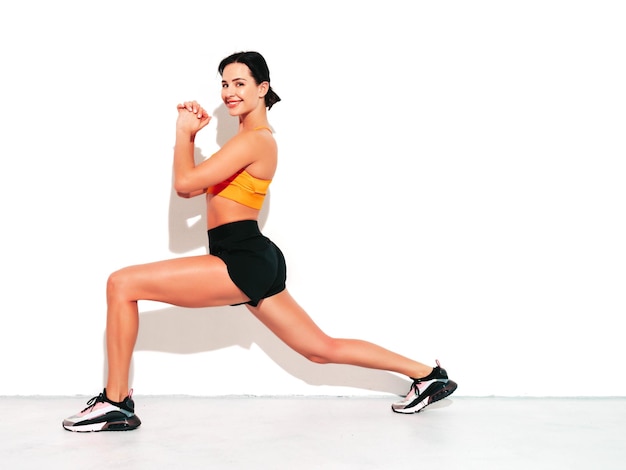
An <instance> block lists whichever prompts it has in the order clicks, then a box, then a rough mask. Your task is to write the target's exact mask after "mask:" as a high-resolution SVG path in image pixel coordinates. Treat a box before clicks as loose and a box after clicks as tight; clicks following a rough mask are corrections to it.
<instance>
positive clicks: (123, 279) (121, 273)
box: [107, 268, 129, 299]
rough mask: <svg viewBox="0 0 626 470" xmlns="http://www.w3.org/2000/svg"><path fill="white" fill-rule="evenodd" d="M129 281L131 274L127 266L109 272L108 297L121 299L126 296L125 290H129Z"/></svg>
mask: <svg viewBox="0 0 626 470" xmlns="http://www.w3.org/2000/svg"><path fill="white" fill-rule="evenodd" d="M128 281H129V275H128V273H127V269H126V268H122V269H120V270H118V271H114V272H112V273H111V274H109V278H108V279H107V298H108V299H119V298H123V297H125V292H126V291H127V290H128V288H127V287H128V284H129V282H128Z"/></svg>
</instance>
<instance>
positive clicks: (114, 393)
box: [104, 387, 128, 403]
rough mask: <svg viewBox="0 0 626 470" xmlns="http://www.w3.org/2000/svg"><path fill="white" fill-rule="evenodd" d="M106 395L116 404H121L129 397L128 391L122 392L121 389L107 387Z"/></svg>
mask: <svg viewBox="0 0 626 470" xmlns="http://www.w3.org/2000/svg"><path fill="white" fill-rule="evenodd" d="M104 394H105V396H106V397H107V398H108V399H109V400H111V401H113V402H116V403H121V402H123V401H124V399H125V398H126V397H127V396H128V390H126V391H122V389H119V388H115V387H111V388H109V387H106V388H105V389H104Z"/></svg>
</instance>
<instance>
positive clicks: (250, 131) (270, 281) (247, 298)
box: [63, 52, 457, 431]
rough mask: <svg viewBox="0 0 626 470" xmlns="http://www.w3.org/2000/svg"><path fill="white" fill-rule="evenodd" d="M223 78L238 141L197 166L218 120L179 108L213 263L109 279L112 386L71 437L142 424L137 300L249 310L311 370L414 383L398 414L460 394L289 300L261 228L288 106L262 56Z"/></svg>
mask: <svg viewBox="0 0 626 470" xmlns="http://www.w3.org/2000/svg"><path fill="white" fill-rule="evenodd" d="M218 70H219V72H220V74H221V75H222V100H223V101H224V104H225V105H226V107H227V108H228V111H229V113H230V115H231V116H233V117H237V118H238V120H239V130H238V132H237V134H236V135H235V136H234V137H233V138H232V139H231V140H229V141H228V142H226V144H225V145H223V146H222V148H221V149H220V150H219V151H218V152H216V153H215V154H213V155H212V156H211V157H210V158H208V159H207V160H205V161H203V162H202V163H199V164H196V163H195V161H194V140H195V137H196V134H197V133H198V132H199V131H200V130H201V129H203V128H204V127H205V126H206V125H207V124H208V123H209V121H210V119H211V117H210V116H209V115H208V113H207V112H206V110H205V109H204V108H203V107H202V106H201V105H200V104H199V103H197V102H196V101H185V102H184V103H181V104H179V105H178V107H177V108H178V119H177V121H176V144H175V147H174V187H175V189H176V191H177V192H178V193H179V194H180V195H182V196H184V197H195V196H198V195H202V194H204V195H205V197H206V204H207V230H208V238H209V250H210V253H209V254H208V255H201V256H192V257H186V258H178V259H173V260H166V261H158V262H154V263H149V264H144V265H137V266H129V267H126V268H123V269H120V270H119V271H116V272H114V273H112V274H111V275H110V276H109V279H108V283H107V307H108V308H107V330H106V345H107V357H108V365H109V370H108V377H107V385H106V387H105V389H104V390H103V391H102V393H100V394H99V395H98V396H96V397H94V398H92V399H91V400H90V401H89V402H88V403H87V405H88V406H87V407H86V408H85V409H84V410H83V411H81V412H80V413H78V414H76V415H74V416H71V417H70V418H67V419H66V420H64V421H63V427H64V428H65V429H67V430H70V431H115V430H129V429H135V428H137V427H138V426H139V425H140V424H141V421H140V420H139V418H138V417H137V415H136V414H135V404H134V401H133V399H132V389H131V390H129V378H128V377H129V368H130V361H131V356H132V353H133V349H134V345H135V341H136V339H137V332H138V327H139V321H138V306H137V302H138V301H139V300H152V301H157V302H165V303H169V304H172V305H177V306H182V307H211V306H221V305H239V304H245V305H246V307H247V308H248V309H249V310H250V312H251V313H252V314H253V315H254V316H256V317H257V318H258V319H259V320H260V321H261V322H262V323H263V324H264V325H265V326H267V327H268V328H269V329H270V330H271V331H272V332H273V333H275V334H276V335H277V336H278V337H279V338H280V339H281V340H282V341H283V342H284V343H285V344H287V345H288V346H289V347H291V348H292V349H293V350H295V351H297V352H298V353H300V354H301V355H303V356H304V357H306V358H307V359H309V360H311V361H313V362H316V363H321V364H327V363H336V364H350V365H354V366H360V367H367V368H371V369H381V370H387V371H392V372H397V373H400V374H404V375H406V376H409V377H411V378H412V380H413V383H412V385H411V388H410V390H409V393H408V394H407V396H406V398H405V399H404V400H402V401H400V402H399V403H395V404H393V405H392V410H393V411H395V412H398V413H416V412H418V411H421V410H423V409H424V408H425V407H426V406H428V405H429V404H430V403H433V402H435V401H438V400H441V399H443V398H445V397H447V396H448V395H450V394H451V393H452V392H454V390H455V389H456V387H457V385H456V383H455V382H453V381H452V380H449V379H448V375H447V373H446V371H445V370H444V369H442V368H441V367H440V365H439V363H438V362H437V365H436V367H429V366H427V365H425V364H422V363H420V362H416V361H414V360H412V359H409V358H407V357H404V356H401V355H399V354H396V353H394V352H392V351H389V350H387V349H384V348H382V347H380V346H378V345H376V344H373V343H369V342H366V341H362V340H357V339H344V338H333V337H331V336H328V335H327V334H326V333H324V332H323V331H322V330H321V329H320V328H319V327H318V326H317V325H316V324H315V322H314V321H313V320H312V319H311V317H310V316H309V315H308V314H307V313H306V312H305V311H304V310H303V309H302V308H301V307H300V306H299V305H298V304H297V302H296V301H295V300H294V299H293V298H292V297H291V295H290V294H289V292H288V291H287V288H286V278H287V269H286V264H285V259H284V257H283V254H282V252H281V250H280V249H279V248H278V247H277V246H276V245H275V244H274V243H273V242H272V241H271V240H270V239H269V238H267V237H266V236H264V235H263V234H262V233H261V231H260V230H259V225H258V217H259V212H260V209H261V207H262V205H263V201H264V198H265V195H266V193H267V189H268V187H269V185H270V184H271V182H272V179H273V177H274V174H275V172H276V165H277V154H278V149H277V145H276V141H275V140H274V137H273V135H272V129H271V127H270V124H269V122H268V119H267V110H268V109H270V108H271V107H272V106H273V105H274V104H275V103H277V102H278V101H280V98H279V97H278V95H277V94H276V93H275V92H274V91H273V90H272V87H271V86H270V74H269V69H268V67H267V64H266V62H265V59H264V58H263V57H262V56H261V54H259V53H258V52H241V53H236V54H233V55H231V56H229V57H227V58H225V59H224V60H222V61H221V63H220V65H219V68H218Z"/></svg>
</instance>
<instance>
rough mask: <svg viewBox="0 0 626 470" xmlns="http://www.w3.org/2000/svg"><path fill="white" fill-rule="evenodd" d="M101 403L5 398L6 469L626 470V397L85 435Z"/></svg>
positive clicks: (272, 406)
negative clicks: (81, 422) (84, 419)
mask: <svg viewBox="0 0 626 470" xmlns="http://www.w3.org/2000/svg"><path fill="white" fill-rule="evenodd" d="M87 398H89V397H78V398H77V397H72V398H68V397H2V398H0V413H1V414H0V416H1V417H2V418H1V420H0V465H1V468H2V469H11V470H14V469H15V470H21V469H38V470H41V469H61V468H63V469H85V470H87V469H105V468H106V469H115V468H117V469H150V470H154V469H166V468H167V469H185V470H186V469H248V470H256V469H259V470H260V469H298V470H306V469H391V468H401V469H404V470H407V469H422V468H424V469H433V468H441V469H445V470H452V469H481V470H486V469H525V470H528V469H533V470H537V469H568V470H574V469H586V470H587V469H600V468H601V469H624V468H626V398H597V399H591V398H580V399H555V398H546V399H543V398H521V399H514V398H467V397H458V398H457V397H454V396H453V397H451V398H448V399H446V400H442V401H441V402H439V403H436V404H434V405H432V406H431V407H429V408H428V409H427V410H425V411H424V412H423V413H419V414H416V415H406V416H405V415H398V414H395V413H392V412H391V411H390V409H389V404H390V402H391V401H392V400H393V398H394V397H392V398H391V399H390V397H388V396H386V397H370V398H363V397H349V398H327V397H324V398H312V397H304V398H253V397H250V398H248V397H228V398H194V397H142V396H135V398H136V402H137V414H138V416H139V417H140V418H141V419H142V421H143V424H142V426H141V427H140V428H139V429H137V430H135V431H131V432H120V433H87V434H77V433H71V432H67V431H65V430H63V429H62V428H61V420H62V418H64V417H65V416H67V415H70V414H73V413H74V412H76V411H79V409H80V408H82V407H83V405H84V403H85V402H86V400H87Z"/></svg>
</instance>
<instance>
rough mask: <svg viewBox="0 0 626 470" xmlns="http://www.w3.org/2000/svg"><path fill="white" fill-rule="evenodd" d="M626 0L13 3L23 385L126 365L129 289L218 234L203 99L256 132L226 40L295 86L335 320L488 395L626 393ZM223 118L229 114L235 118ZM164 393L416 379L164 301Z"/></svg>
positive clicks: (292, 183) (142, 364)
mask: <svg viewBox="0 0 626 470" xmlns="http://www.w3.org/2000/svg"><path fill="white" fill-rule="evenodd" d="M625 13H626V7H625V6H624V4H623V3H622V2H620V1H565V0H563V1H555V0H544V1H523V2H522V1H520V2H502V1H495V0H494V1H477V2H464V1H446V2H416V1H409V0H407V1H399V0H391V1H386V2H371V1H359V2H357V1H353V2H352V1H344V2H341V1H332V2H330V1H317V2H313V3H310V4H309V5H307V4H303V3H301V2H291V3H288V2H282V1H273V0H272V1H265V2H257V1H249V0H240V1H238V2H207V1H178V2H132V1H131V2H120V1H109V2H100V3H99V4H98V5H94V4H93V2H79V1H68V0H62V1H55V2H45V1H43V0H41V1H32V2H15V1H14V2H4V3H3V4H2V6H1V7H0V43H1V44H2V49H1V56H0V57H1V59H0V60H1V63H2V70H3V72H2V74H1V75H0V76H1V78H0V80H1V86H0V102H1V104H2V107H1V112H0V126H1V127H0V130H1V131H0V132H1V135H0V155H1V158H0V178H1V184H0V197H1V199H0V200H1V201H2V227H3V228H2V229H1V231H0V237H1V238H0V249H1V250H2V262H1V267H0V272H1V274H2V279H3V282H2V304H3V315H2V326H1V327H0V360H1V361H2V374H1V375H0V377H1V378H0V395H12V394H39V395H53V394H90V393H95V392H97V391H98V389H99V388H101V387H102V385H103V376H104V367H105V363H104V344H103V339H104V321H105V298H104V287H105V282H106V278H107V276H108V274H109V273H110V272H111V271H112V270H114V269H116V268H118V267H121V266H124V265H128V264H135V263H141V262H146V261H152V260H157V259H161V258H169V257H172V256H181V255H187V254H192V253H194V254H195V253H204V252H205V250H206V246H205V242H206V240H205V233H204V228H203V224H204V219H203V217H202V216H201V211H202V205H201V202H202V201H200V200H198V201H185V200H180V199H177V198H176V197H174V196H173V195H172V192H171V158H172V146H173V143H174V132H173V131H174V122H175V118H176V112H175V105H176V104H177V103H178V102H179V101H183V100H186V99H198V100H199V101H200V102H202V103H203V104H205V106H206V107H207V108H208V109H209V110H215V111H214V112H215V116H216V118H215V120H214V121H213V122H212V123H211V124H210V125H209V127H208V128H207V129H206V130H205V131H203V135H201V137H200V138H199V139H198V146H199V147H200V149H201V152H202V155H204V156H208V155H210V154H211V153H212V151H214V150H215V149H216V148H217V147H218V145H219V143H220V142H222V141H223V139H225V138H226V137H227V136H228V135H229V132H231V131H232V122H231V123H229V122H228V121H227V118H226V116H225V113H224V111H223V108H220V100H219V77H218V74H217V71H216V67H217V64H218V62H219V60H220V59H221V58H222V57H224V56H226V55H228V54H230V53H232V52H235V51H238V50H245V49H254V50H258V51H260V52H262V53H263V54H264V55H265V57H266V58H267V60H268V62H269V65H270V69H271V73H272V85H273V86H274V88H275V90H276V91H277V92H278V94H279V95H280V96H281V97H282V99H283V101H282V102H281V103H279V104H277V105H276V107H275V108H274V109H272V110H271V112H270V119H271V123H272V124H273V126H274V127H275V129H276V138H277V139H278V142H279V148H280V167H279V171H278V173H277V175H276V179H275V183H274V184H273V186H272V189H271V194H270V197H269V200H268V204H267V206H266V208H265V211H264V214H263V216H264V220H265V223H264V230H265V232H266V233H267V234H268V235H269V236H270V237H272V238H273V239H274V240H275V241H276V242H277V243H278V244H279V245H280V246H281V247H282V249H283V251H284V252H285V254H286V256H287V259H288V268H289V281H288V286H289V288H290V290H291V291H292V293H293V294H294V295H295V297H296V298H297V299H298V300H299V301H300V303H301V304H302V305H303V306H304V307H305V308H306V309H307V310H308V311H309V312H310V313H311V315H312V316H313V317H314V318H315V319H316V321H317V322H319V324H320V326H321V327H322V328H324V329H325V330H326V331H327V332H328V333H330V334H332V335H336V336H350V337H358V338H363V339H368V340H372V341H374V342H377V343H379V344H381V345H384V346H387V347H389V348H391V349H394V350H396V351H398V352H400V353H403V354H406V355H410V356H412V357H415V358H416V359H418V360H421V361H423V362H426V363H433V362H434V360H435V359H436V358H439V359H440V360H441V361H442V363H443V365H444V366H445V367H447V368H448V370H449V371H450V373H451V374H452V375H453V377H454V378H455V379H456V380H457V381H458V382H459V384H460V388H459V391H458V393H459V394H460V395H461V394H462V395H504V396H585V395H600V396H606V395H608V396H611V395H621V396H623V395H626V379H625V378H624V375H623V374H622V373H621V371H622V370H623V360H624V357H625V353H624V346H623V335H624V334H623V328H622V327H621V323H622V320H623V316H624V313H626V300H625V295H624V285H625V284H624V281H625V280H626V279H625V278H626V271H625V266H626V264H625V262H626V250H625V244H624V240H625V239H626V223H625V212H624V210H625V206H626V204H625V202H626V187H625V185H624V180H625V177H626V163H625V156H626V155H625V153H626V152H625V150H626V144H625V141H624V130H625V124H626V122H625V121H626V117H625V114H624V109H626V95H625V91H624V90H625V87H624V85H623V84H624V83H626V70H625V65H624V64H625V62H624V52H625V51H624V45H625V44H626V32H625V30H624V27H623V25H624V21H625V20H626V18H625ZM216 136H217V137H216ZM141 308H142V312H143V313H142V316H141V332H140V335H139V339H138V343H137V352H136V354H135V358H134V363H133V386H134V387H135V390H136V391H137V393H142V394H195V395H222V394H305V395H307V394H313V395H325V394H328V395H345V394H348V395H350V394H355V395H358V394H371V393H381V392H392V393H401V392H404V391H405V387H406V382H405V381H404V379H401V378H399V377H397V376H395V375H393V374H388V373H384V372H372V371H367V370H362V369H355V368H350V367H343V366H319V365H314V364H310V363H307V362H306V361H304V360H303V359H301V358H300V357H298V356H297V355H295V353H293V352H291V351H290V350H288V349H287V348H286V347H285V346H283V345H282V344H281V343H280V342H279V341H277V340H276V339H275V338H274V337H273V336H272V335H271V334H270V333H268V332H267V331H266V330H264V329H263V328H262V327H261V326H260V325H259V324H258V322H257V321H256V320H255V319H254V318H252V317H251V316H250V315H249V314H248V313H247V312H246V310H245V309H244V308H243V307H241V308H230V307H227V308H219V309H202V310H184V309H179V308H172V307H169V306H167V305H162V304H156V303H147V302H146V303H142V304H141Z"/></svg>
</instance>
